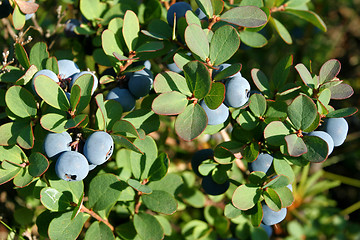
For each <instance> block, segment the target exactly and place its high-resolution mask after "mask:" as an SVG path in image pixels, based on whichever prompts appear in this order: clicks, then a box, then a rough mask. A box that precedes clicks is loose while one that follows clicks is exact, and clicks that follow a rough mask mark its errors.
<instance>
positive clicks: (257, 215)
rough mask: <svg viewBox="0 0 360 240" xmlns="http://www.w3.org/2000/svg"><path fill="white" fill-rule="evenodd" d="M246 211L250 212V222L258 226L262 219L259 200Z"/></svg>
mask: <svg viewBox="0 0 360 240" xmlns="http://www.w3.org/2000/svg"><path fill="white" fill-rule="evenodd" d="M248 212H249V213H251V224H252V225H253V226H254V227H259V226H260V223H261V221H262V219H263V210H262V205H261V202H260V201H259V202H257V203H256V205H255V206H254V207H253V208H252V209H250V210H249V211H248ZM255 239H256V238H255ZM260 239H262V238H260Z"/></svg>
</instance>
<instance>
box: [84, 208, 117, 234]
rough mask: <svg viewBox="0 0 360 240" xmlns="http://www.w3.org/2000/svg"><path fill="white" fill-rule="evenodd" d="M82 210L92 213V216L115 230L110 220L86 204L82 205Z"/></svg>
mask: <svg viewBox="0 0 360 240" xmlns="http://www.w3.org/2000/svg"><path fill="white" fill-rule="evenodd" d="M80 212H84V213H88V214H90V216H92V217H93V218H95V219H96V220H98V221H100V222H103V223H105V224H106V225H107V226H108V227H109V228H110V229H111V231H114V227H113V225H111V224H110V223H109V222H108V220H106V219H103V218H101V217H100V216H99V215H98V214H96V213H95V212H94V211H93V210H90V209H88V208H86V207H85V206H84V205H81V208H80Z"/></svg>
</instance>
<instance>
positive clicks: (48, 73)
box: [31, 69, 59, 93]
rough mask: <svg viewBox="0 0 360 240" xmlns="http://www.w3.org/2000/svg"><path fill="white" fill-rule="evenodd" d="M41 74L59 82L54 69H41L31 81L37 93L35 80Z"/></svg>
mask: <svg viewBox="0 0 360 240" xmlns="http://www.w3.org/2000/svg"><path fill="white" fill-rule="evenodd" d="M40 75H44V76H47V77H49V78H51V79H52V80H54V82H59V78H58V76H57V75H56V74H55V73H54V72H53V71H51V70H49V69H43V70H40V71H38V72H37V73H35V75H34V76H33V80H32V82H31V87H32V89H33V91H34V92H35V93H36V91H35V85H34V80H35V78H36V77H38V76H40Z"/></svg>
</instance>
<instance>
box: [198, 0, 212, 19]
mask: <svg viewBox="0 0 360 240" xmlns="http://www.w3.org/2000/svg"><path fill="white" fill-rule="evenodd" d="M196 4H197V5H198V6H199V8H200V9H201V10H202V11H203V12H204V13H205V15H206V16H207V17H208V18H209V19H210V18H212V17H213V14H214V10H213V6H212V2H211V0H196Z"/></svg>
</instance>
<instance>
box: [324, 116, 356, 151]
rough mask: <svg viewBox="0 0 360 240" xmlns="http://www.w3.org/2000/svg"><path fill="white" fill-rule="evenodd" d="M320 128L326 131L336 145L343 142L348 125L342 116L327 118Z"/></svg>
mask: <svg viewBox="0 0 360 240" xmlns="http://www.w3.org/2000/svg"><path fill="white" fill-rule="evenodd" d="M321 130H323V131H325V132H327V133H328V134H329V135H330V136H331V138H332V139H333V141H334V146H335V147H338V146H340V145H341V144H343V143H344V142H345V139H346V136H347V133H348V130H349V126H348V123H347V122H346V120H345V119H344V118H327V119H326V120H325V122H324V126H323V127H321Z"/></svg>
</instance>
